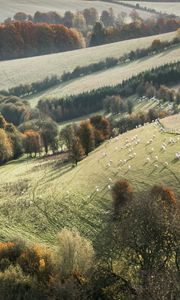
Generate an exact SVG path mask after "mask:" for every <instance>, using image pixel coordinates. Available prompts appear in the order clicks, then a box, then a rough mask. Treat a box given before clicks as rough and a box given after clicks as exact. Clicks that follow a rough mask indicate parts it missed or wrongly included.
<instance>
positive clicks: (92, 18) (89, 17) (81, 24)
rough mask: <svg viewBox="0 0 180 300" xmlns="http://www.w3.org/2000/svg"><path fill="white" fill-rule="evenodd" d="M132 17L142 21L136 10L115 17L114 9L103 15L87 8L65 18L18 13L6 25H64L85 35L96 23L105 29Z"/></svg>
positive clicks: (106, 11)
mask: <svg viewBox="0 0 180 300" xmlns="http://www.w3.org/2000/svg"><path fill="white" fill-rule="evenodd" d="M128 17H130V18H131V19H132V20H133V21H135V20H138V19H140V17H139V15H138V13H137V11H136V10H134V9H133V10H132V12H130V14H129V15H128V14H127V13H126V12H123V11H122V12H121V13H119V14H118V15H115V13H114V11H113V9H112V8H109V9H108V10H103V11H102V13H101V14H99V13H98V11H97V9H96V8H94V7H90V8H85V9H84V10H82V11H78V12H75V13H73V12H71V11H66V12H65V13H64V15H63V16H61V15H60V14H58V13H57V12H53V11H51V12H46V13H45V12H40V11H37V12H35V14H34V16H31V15H29V14H26V13H24V12H17V13H16V14H15V15H14V17H13V19H11V18H8V19H6V20H5V21H4V23H6V24H7V23H11V22H13V21H20V22H25V21H26V22H28V21H32V22H34V23H47V24H63V25H64V26H66V27H68V28H77V29H79V30H80V31H82V32H83V33H85V32H87V31H88V30H90V29H92V27H93V26H94V25H95V23H96V22H98V21H101V22H102V23H103V25H104V26H105V27H109V26H121V25H122V24H123V23H125V20H126V18H128Z"/></svg>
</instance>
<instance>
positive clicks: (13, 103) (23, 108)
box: [0, 96, 30, 126]
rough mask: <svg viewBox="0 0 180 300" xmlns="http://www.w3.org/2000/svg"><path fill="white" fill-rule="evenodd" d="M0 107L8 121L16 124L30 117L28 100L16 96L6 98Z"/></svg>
mask: <svg viewBox="0 0 180 300" xmlns="http://www.w3.org/2000/svg"><path fill="white" fill-rule="evenodd" d="M0 109H1V113H2V115H3V117H4V118H5V119H6V121H7V122H9V123H13V124H14V125H16V126H18V125H20V124H21V123H23V122H24V121H26V120H28V118H29V113H30V106H29V104H28V102H27V101H25V100H21V99H20V98H18V97H15V96H10V97H7V98H5V99H4V101H3V103H1V104H0Z"/></svg>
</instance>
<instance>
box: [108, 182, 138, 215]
mask: <svg viewBox="0 0 180 300" xmlns="http://www.w3.org/2000/svg"><path fill="white" fill-rule="evenodd" d="M112 197H113V206H114V214H115V216H117V215H119V214H120V211H121V210H122V208H124V207H125V205H127V204H128V203H129V202H130V201H131V200H132V198H133V189H132V187H131V186H130V184H129V182H128V180H126V179H122V180H118V181H117V182H116V183H115V184H114V186H113V188H112Z"/></svg>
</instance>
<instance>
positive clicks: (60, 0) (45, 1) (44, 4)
mask: <svg viewBox="0 0 180 300" xmlns="http://www.w3.org/2000/svg"><path fill="white" fill-rule="evenodd" d="M0 5H1V14H0V22H1V21H3V20H4V19H5V18H7V17H13V16H14V14H15V13H16V12H18V11H22V12H25V13H27V14H34V13H35V12H36V11H40V12H48V11H56V12H58V13H60V14H63V13H64V12H65V11H67V10H70V11H72V12H76V11H81V10H83V9H85V8H89V7H95V8H96V9H97V10H98V12H99V13H101V12H102V10H104V9H108V8H109V7H112V8H113V9H114V11H115V13H120V12H122V11H123V12H126V13H127V14H129V13H130V12H131V11H132V9H131V8H126V7H122V6H121V5H118V4H113V3H103V2H101V1H86V0H68V1H66V0H51V1H49V0H38V1H33V0H29V1H28V2H27V1H26V0H16V1H14V0H8V2H7V1H5V0H1V1H0ZM140 15H141V17H142V18H147V17H149V16H150V15H152V14H149V13H148V12H141V13H140Z"/></svg>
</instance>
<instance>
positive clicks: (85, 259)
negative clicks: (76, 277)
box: [57, 229, 94, 278]
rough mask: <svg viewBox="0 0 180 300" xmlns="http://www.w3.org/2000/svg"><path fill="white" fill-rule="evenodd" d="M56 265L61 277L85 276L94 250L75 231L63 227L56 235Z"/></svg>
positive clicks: (91, 261)
mask: <svg viewBox="0 0 180 300" xmlns="http://www.w3.org/2000/svg"><path fill="white" fill-rule="evenodd" d="M57 247H58V250H57V266H58V269H59V274H60V277H61V278H68V277H70V276H71V275H73V274H80V275H82V276H85V275H86V274H87V272H88V271H89V270H90V268H91V267H92V263H93V257H94V250H93V247H92V245H91V243H90V242H89V241H88V240H86V239H85V238H83V237H81V236H80V234H79V233H78V232H77V231H70V230H68V229H63V230H62V231H61V232H60V233H59V235H58V246H57Z"/></svg>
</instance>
